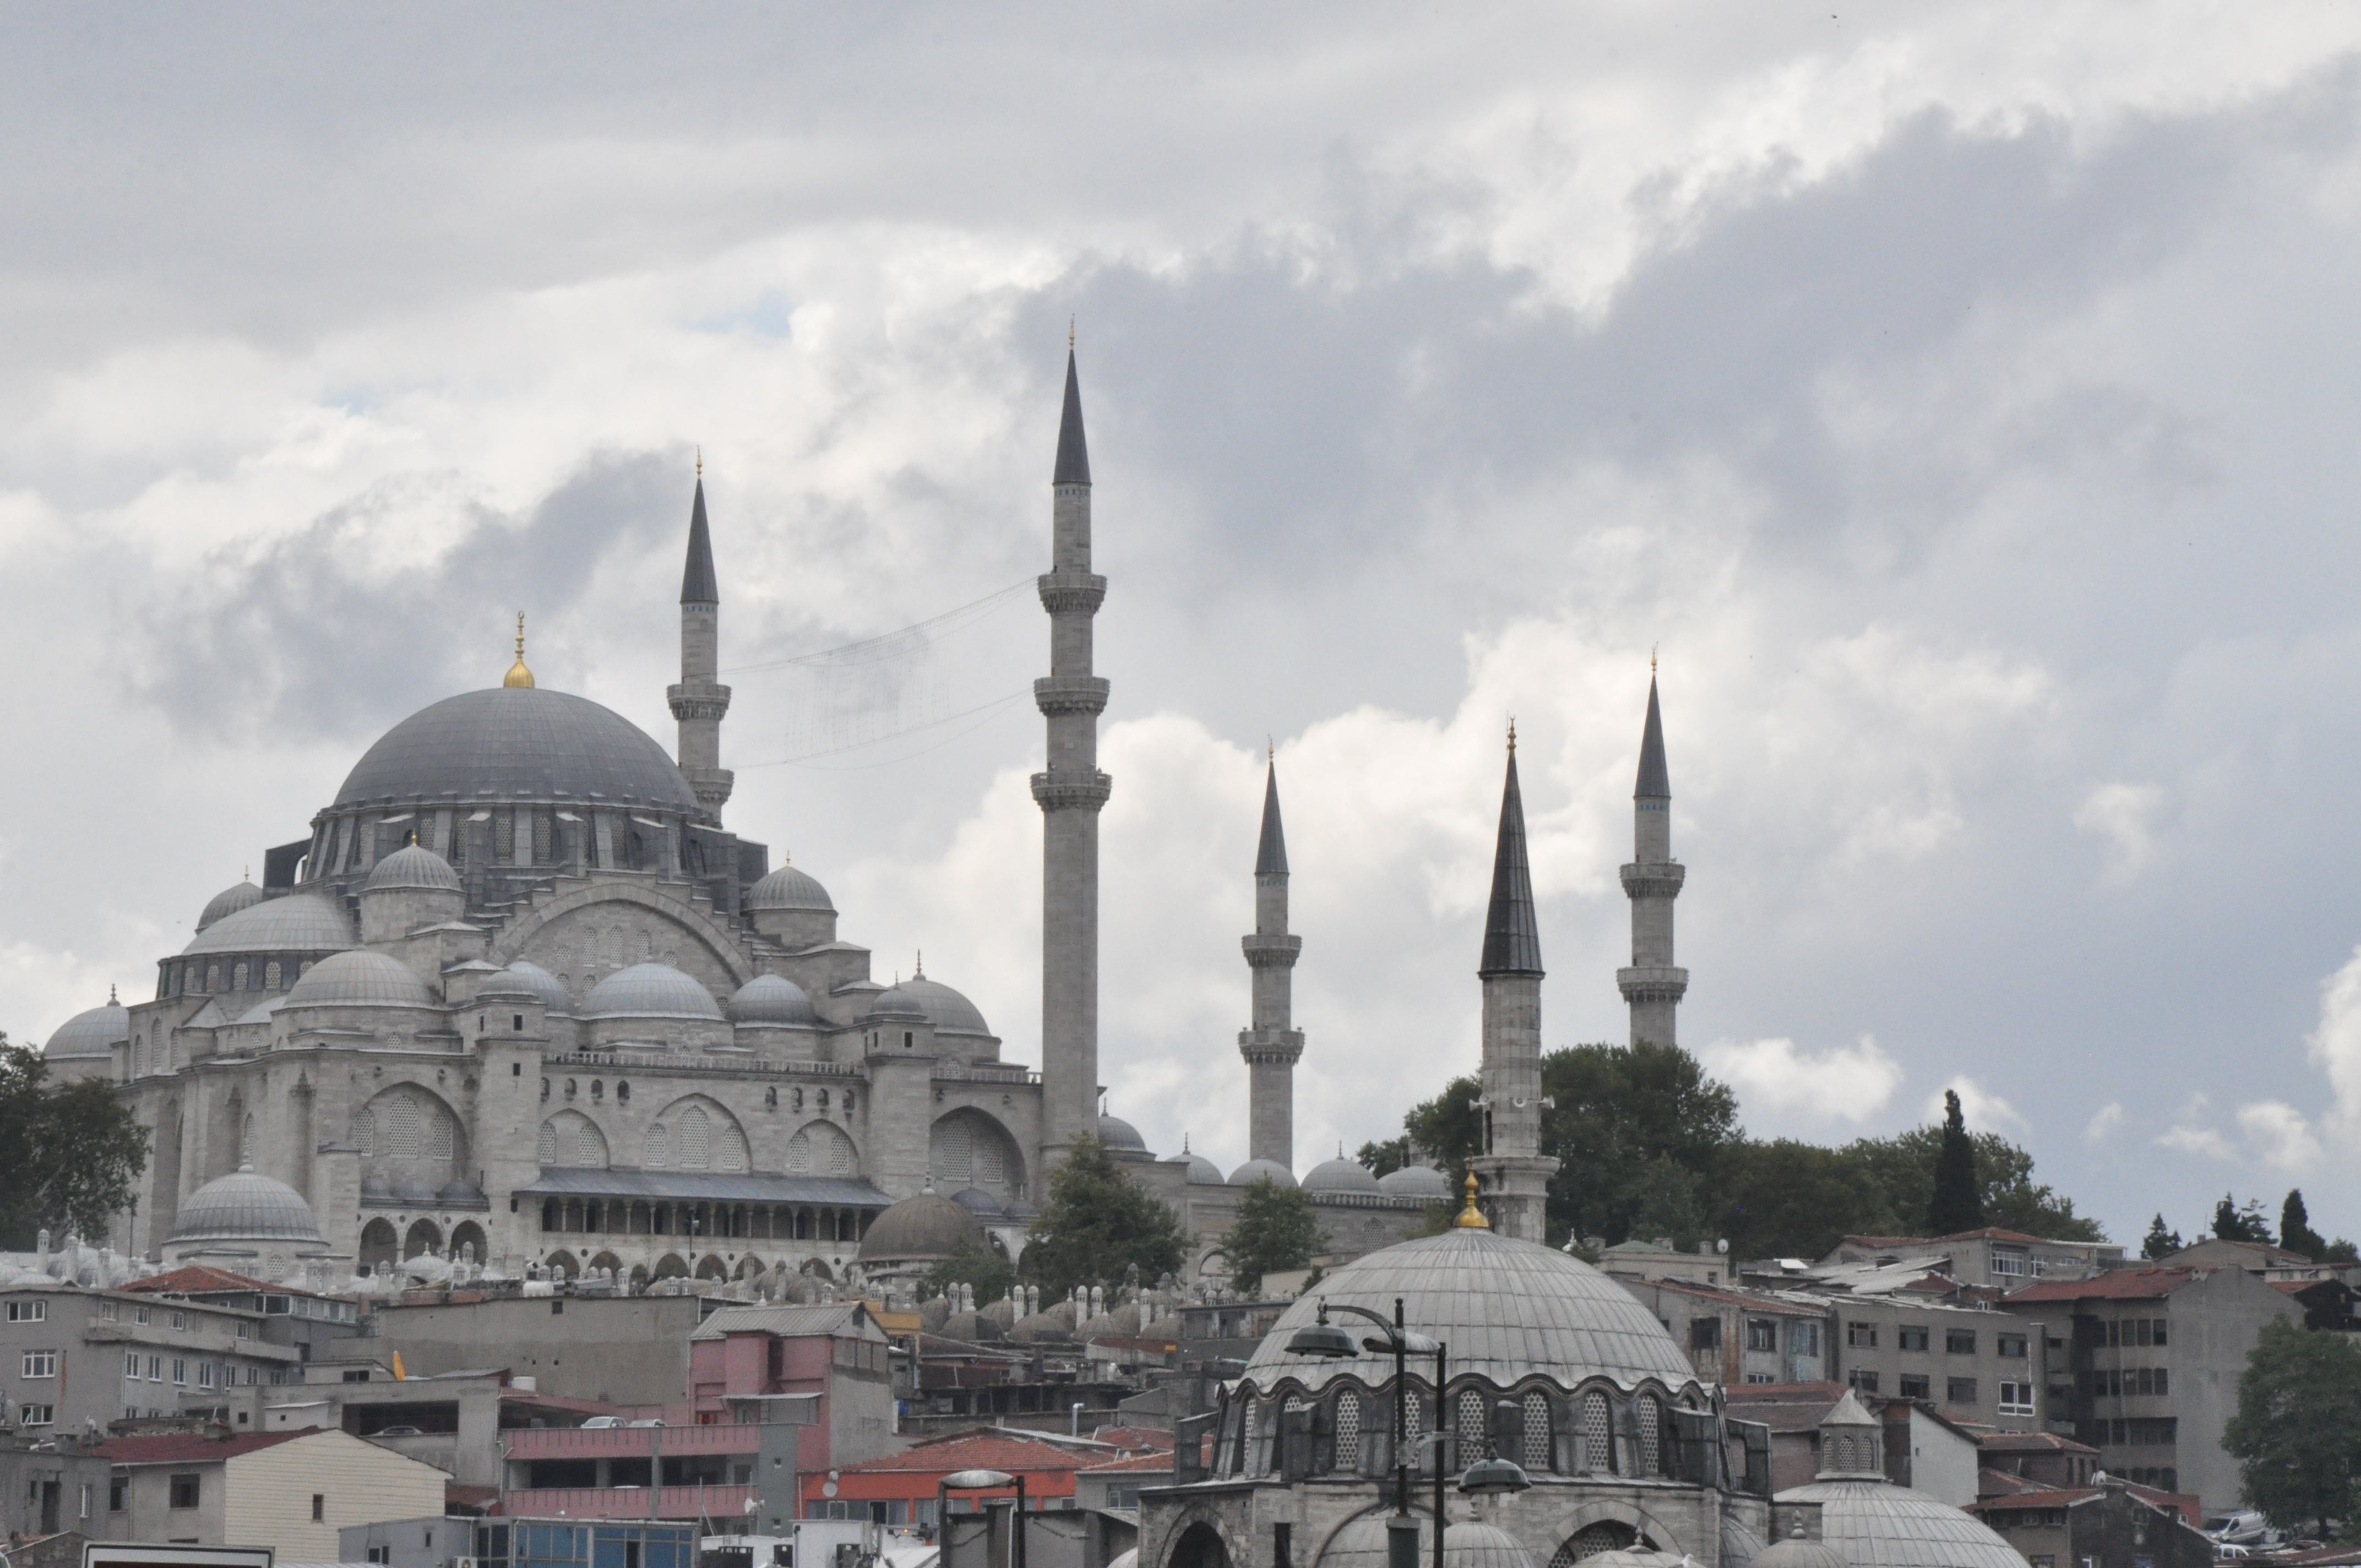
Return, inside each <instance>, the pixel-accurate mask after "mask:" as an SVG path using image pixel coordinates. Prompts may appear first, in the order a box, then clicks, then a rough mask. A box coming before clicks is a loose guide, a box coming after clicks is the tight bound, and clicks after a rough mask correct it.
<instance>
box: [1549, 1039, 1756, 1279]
mask: <svg viewBox="0 0 2361 1568" xmlns="http://www.w3.org/2000/svg"><path fill="white" fill-rule="evenodd" d="M1542 1093H1543V1095H1544V1096H1545V1097H1546V1098H1545V1099H1544V1101H1543V1104H1544V1106H1545V1107H1546V1109H1544V1110H1543V1113H1542V1139H1541V1144H1542V1153H1543V1154H1545V1155H1554V1156H1555V1157H1556V1158H1557V1161H1558V1170H1557V1174H1556V1175H1555V1176H1554V1177H1553V1178H1552V1179H1551V1180H1550V1186H1549V1234H1550V1236H1551V1237H1552V1238H1553V1239H1556V1240H1563V1239H1564V1238H1565V1237H1566V1236H1569V1235H1573V1236H1586V1235H1597V1236H1603V1237H1605V1238H1606V1239H1607V1241H1608V1242H1609V1243H1610V1244H1611V1243H1615V1242H1620V1241H1624V1240H1627V1239H1629V1238H1630V1237H1631V1236H1635V1235H1648V1236H1657V1235H1675V1236H1678V1237H1680V1238H1681V1239H1682V1240H1683V1242H1684V1243H1685V1245H1695V1243H1696V1241H1697V1238H1698V1237H1699V1236H1700V1235H1702V1234H1703V1232H1704V1230H1705V1228H1706V1225H1707V1221H1708V1215H1710V1214H1711V1213H1712V1212H1714V1211H1715V1209H1716V1208H1718V1207H1719V1204H1718V1202H1717V1201H1716V1200H1715V1197H1714V1193H1715V1191H1716V1190H1717V1189H1716V1186H1715V1179H1716V1173H1717V1170H1718V1168H1719V1165H1720V1163H1721V1161H1722V1157H1723V1156H1724V1155H1725V1154H1726V1153H1727V1152H1728V1151H1729V1150H1730V1147H1731V1146H1733V1145H1735V1144H1736V1143H1737V1142H1738V1141H1739V1139H1740V1138H1741V1133H1740V1131H1739V1127H1738V1097H1737V1096H1736V1095H1735V1094H1733V1093H1732V1092H1731V1091H1730V1087H1729V1086H1728V1085H1727V1084H1724V1083H1720V1082H1719V1081H1717V1080H1714V1079H1713V1078H1711V1077H1710V1076H1708V1074H1707V1072H1706V1070H1705V1068H1704V1066H1703V1065H1702V1064H1700V1063H1699V1062H1698V1061H1697V1058H1695V1057H1693V1056H1691V1055H1689V1054H1688V1052H1686V1051H1685V1050H1682V1049H1681V1048H1680V1047H1678V1046H1658V1045H1652V1044H1650V1043H1648V1042H1647V1041H1644V1040H1643V1041H1642V1042H1641V1043H1639V1044H1638V1045H1635V1046H1631V1047H1628V1048H1627V1047H1622V1046H1609V1045H1591V1046H1571V1047H1563V1048H1561V1049H1558V1050H1554V1051H1551V1052H1549V1053H1548V1054H1547V1055H1545V1056H1543V1058H1542Z"/></svg>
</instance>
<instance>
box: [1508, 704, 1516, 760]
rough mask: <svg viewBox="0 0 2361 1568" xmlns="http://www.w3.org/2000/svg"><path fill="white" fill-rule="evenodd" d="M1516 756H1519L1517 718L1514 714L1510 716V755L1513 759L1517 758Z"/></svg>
mask: <svg viewBox="0 0 2361 1568" xmlns="http://www.w3.org/2000/svg"><path fill="white" fill-rule="evenodd" d="M1516 754H1517V716H1516V715H1515V714H1513V713H1512V714H1510V715H1509V755H1510V756H1511V757H1513V756H1515V755H1516Z"/></svg>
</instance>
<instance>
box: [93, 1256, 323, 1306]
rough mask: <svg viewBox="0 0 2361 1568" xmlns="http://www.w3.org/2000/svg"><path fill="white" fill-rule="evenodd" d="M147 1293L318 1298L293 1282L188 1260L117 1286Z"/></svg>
mask: <svg viewBox="0 0 2361 1568" xmlns="http://www.w3.org/2000/svg"><path fill="white" fill-rule="evenodd" d="M121 1288H123V1289H125V1290H135V1291H137V1292H139V1293H140V1294H142V1295H149V1296H199V1295H213V1294H215V1293H217V1292H218V1293H228V1292H232V1291H241V1290H252V1291H258V1292H261V1293H264V1294H267V1295H271V1296H311V1297H314V1298H316V1297H318V1296H319V1294H320V1293H319V1292H318V1291H316V1290H306V1289H303V1288H301V1287H300V1286H294V1285H273V1284H272V1283H270V1281H269V1280H267V1279H255V1278H251V1277H248V1276H247V1275H243V1274H232V1273H231V1272H230V1271H229V1270H228V1269H226V1268H215V1267H214V1266H212V1265H211V1264H204V1263H192V1264H188V1265H185V1266H181V1267H180V1268H174V1269H170V1270H168V1271H166V1272H165V1273H162V1274H151V1275H149V1276H148V1277H147V1278H145V1279H134V1280H132V1281H131V1282H130V1283H129V1284H127V1285H125V1286H123V1287H121Z"/></svg>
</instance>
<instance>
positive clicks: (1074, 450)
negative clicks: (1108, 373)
mask: <svg viewBox="0 0 2361 1568" xmlns="http://www.w3.org/2000/svg"><path fill="white" fill-rule="evenodd" d="M1049 482H1050V483H1051V484H1053V485H1087V484H1089V483H1090V482H1091V445H1090V443H1089V442H1088V441H1085V440H1084V439H1083V438H1082V378H1081V377H1080V376H1078V375H1077V374H1076V373H1075V370H1074V347H1073V344H1072V342H1071V339H1070V341H1069V342H1068V343H1067V345H1066V406H1065V409H1064V410H1063V411H1061V412H1060V414H1059V416H1058V466H1057V467H1056V468H1055V469H1054V470H1053V471H1052V472H1051V473H1050V476H1049Z"/></svg>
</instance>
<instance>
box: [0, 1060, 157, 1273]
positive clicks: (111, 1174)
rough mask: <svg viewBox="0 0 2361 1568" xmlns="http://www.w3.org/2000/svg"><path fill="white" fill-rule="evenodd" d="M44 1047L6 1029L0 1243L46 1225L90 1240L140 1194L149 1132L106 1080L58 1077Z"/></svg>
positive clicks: (26, 1240)
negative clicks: (16, 1038)
mask: <svg viewBox="0 0 2361 1568" xmlns="http://www.w3.org/2000/svg"><path fill="white" fill-rule="evenodd" d="M146 1168H148V1132H147V1129H146V1128H144V1127H142V1126H140V1125H139V1124H138V1122H137V1120H136V1119H135V1118H134V1117H133V1116H132V1114H131V1111H130V1108H129V1107H128V1106H126V1105H125V1104H124V1102H122V1100H121V1099H120V1098H119V1097H117V1095H116V1094H115V1085H114V1084H113V1083H111V1082H109V1081H108V1080H104V1079H96V1078H86V1079H83V1080H81V1081H79V1082H75V1083H52V1082H50V1081H49V1063H47V1062H45V1061H43V1060H42V1059H41V1055H40V1053H39V1052H38V1051H36V1050H33V1049H31V1048H29V1047H25V1046H16V1045H11V1044H9V1043H8V1036H6V1035H5V1034H0V1249H5V1250H8V1251H18V1252H21V1251H24V1250H26V1249H28V1248H30V1247H31V1246H32V1245H34V1243H35V1241H36V1239H37V1238H38V1235H39V1233H40V1232H41V1230H42V1229H43V1228H44V1227H47V1228H48V1229H49V1230H50V1231H52V1232H58V1233H63V1232H67V1231H71V1232H75V1233H77V1234H80V1235H82V1237H83V1238H84V1239H85V1240H88V1241H93V1242H96V1241H103V1240H104V1239H105V1237H106V1227H107V1223H108V1220H109V1218H110V1217H111V1216H112V1215H114V1214H115V1212H117V1211H119V1210H122V1209H126V1208H128V1207H129V1206H130V1205H131V1202H132V1201H133V1199H134V1198H135V1197H137V1184H138V1180H139V1174H140V1172H141V1171H143V1170H145V1169H146Z"/></svg>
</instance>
